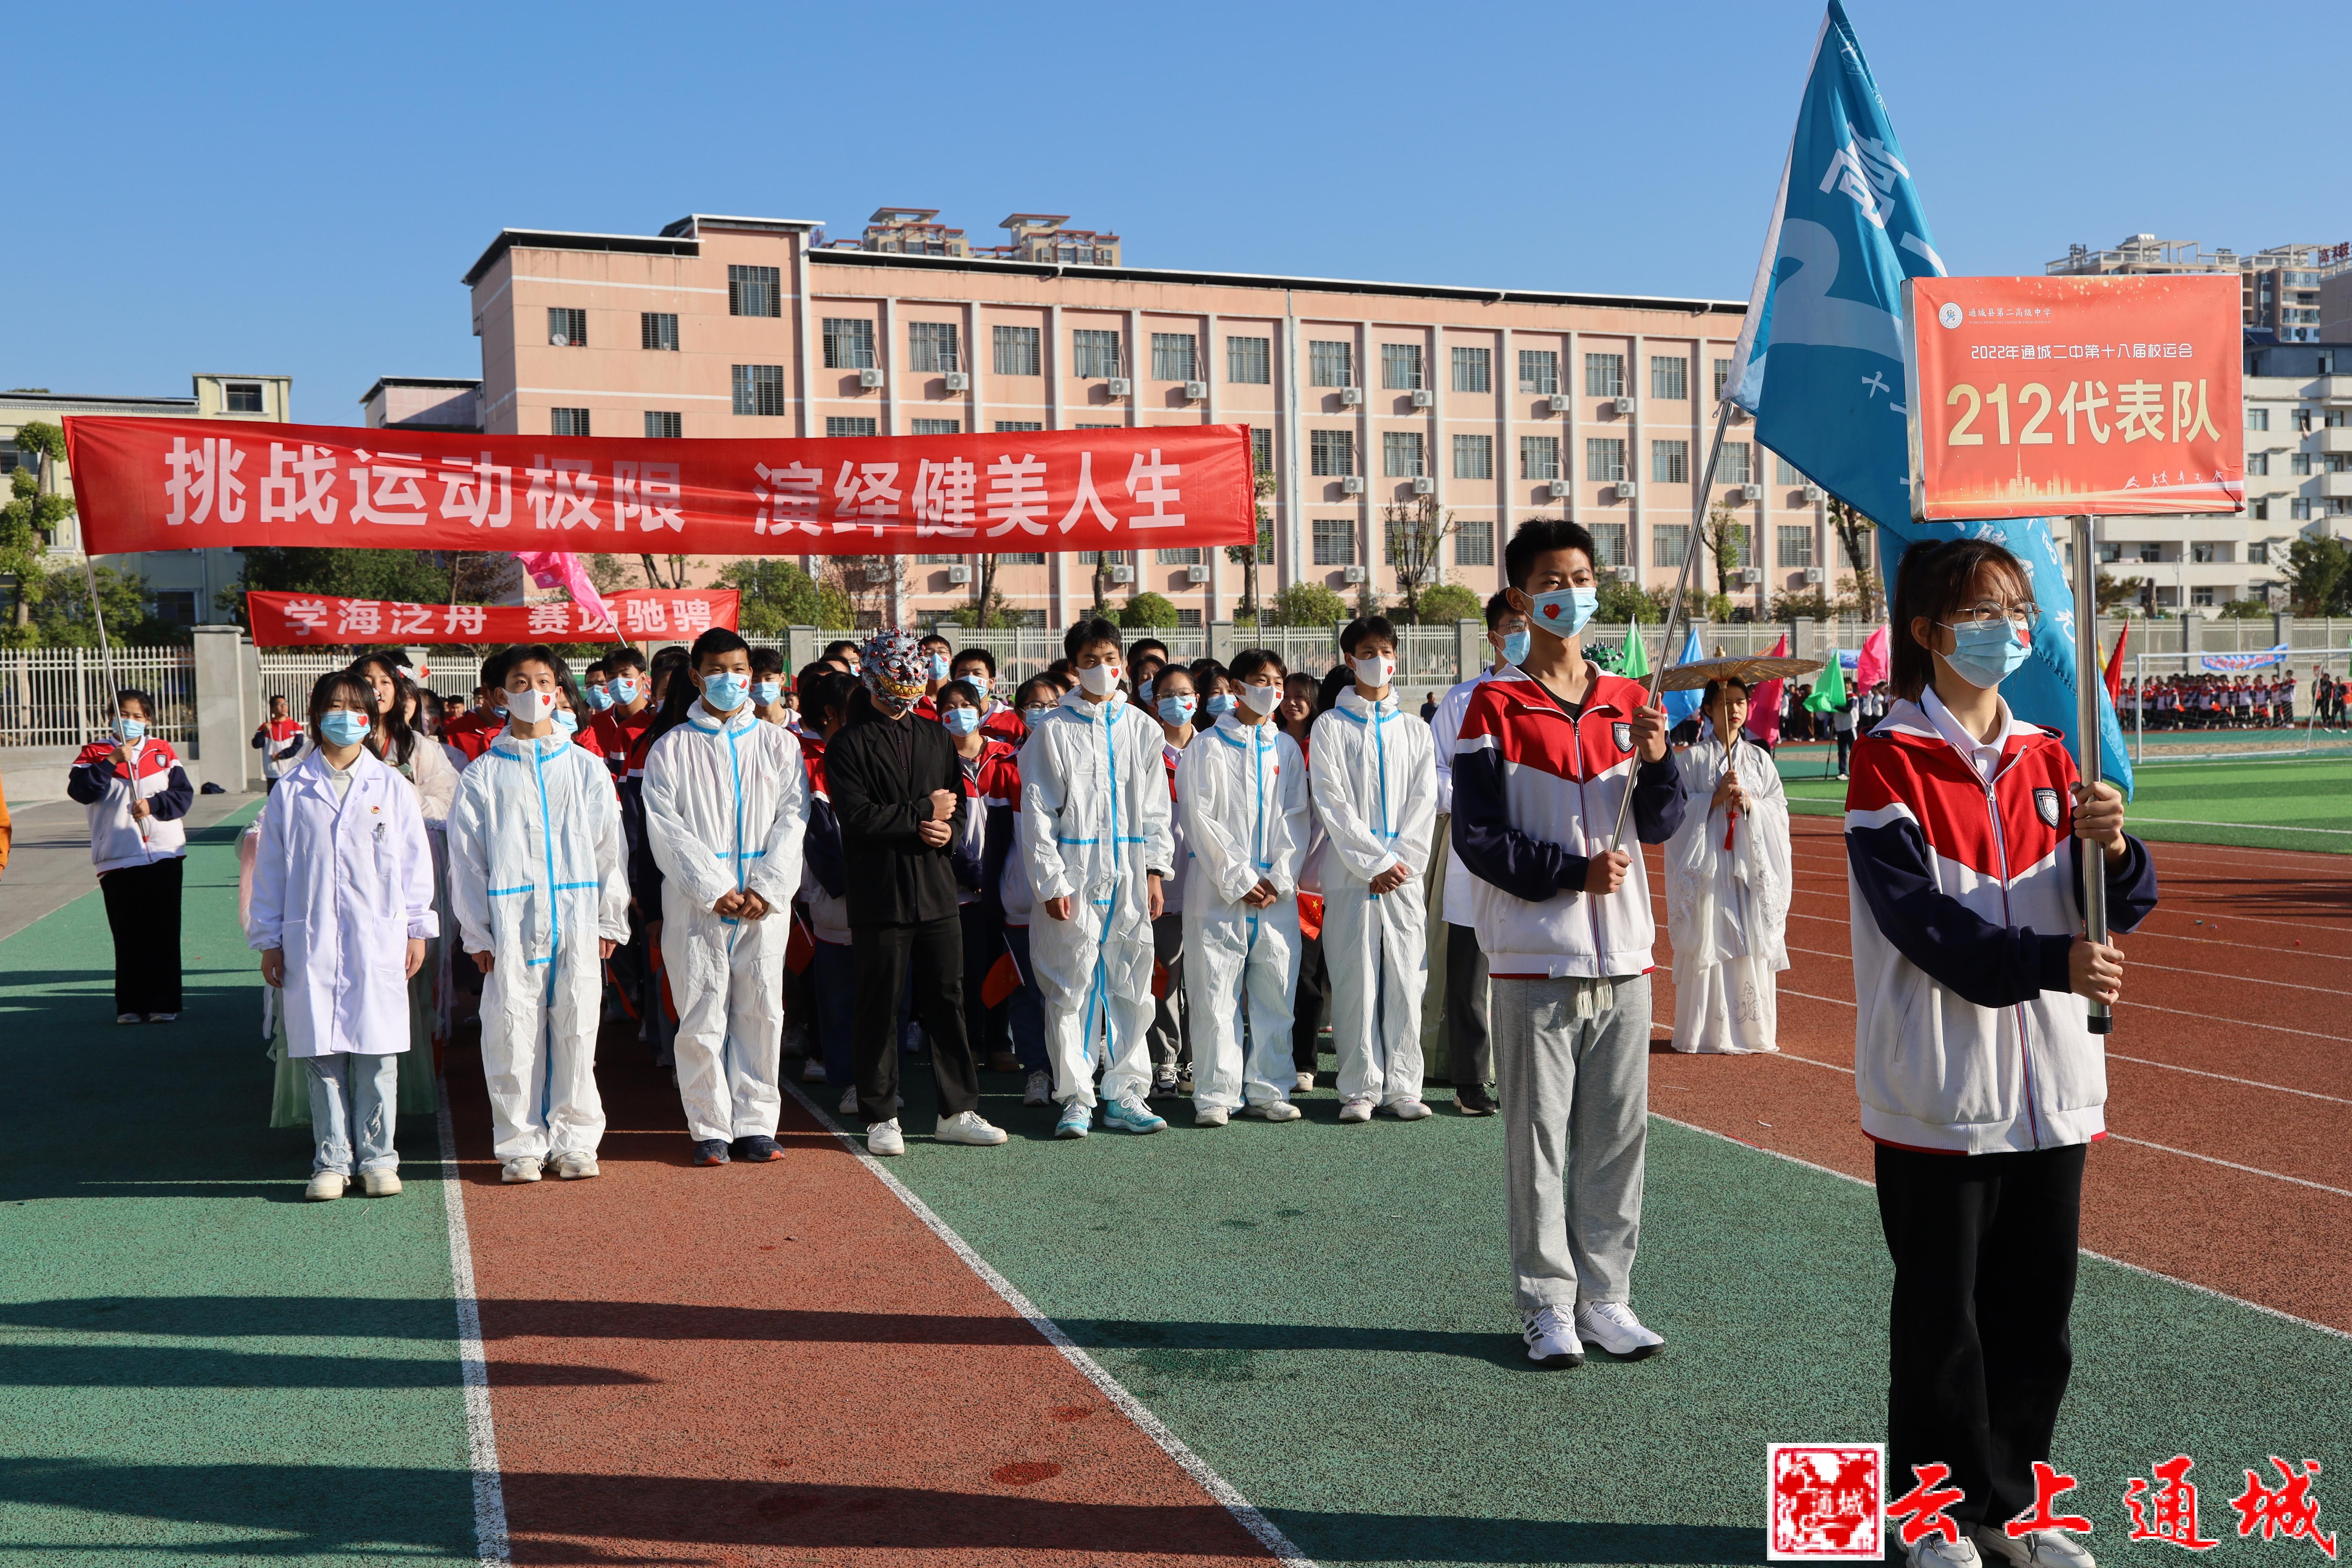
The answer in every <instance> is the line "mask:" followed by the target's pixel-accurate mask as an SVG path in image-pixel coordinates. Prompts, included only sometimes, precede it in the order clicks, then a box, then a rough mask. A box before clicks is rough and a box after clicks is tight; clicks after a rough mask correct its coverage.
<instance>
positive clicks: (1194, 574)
mask: <svg viewBox="0 0 2352 1568" xmlns="http://www.w3.org/2000/svg"><path fill="white" fill-rule="evenodd" d="M1208 580H1209V569H1208V568H1207V567H1206V566H1187V567H1185V568H1184V581H1186V582H1187V583H1205V582H1207V581H1208Z"/></svg>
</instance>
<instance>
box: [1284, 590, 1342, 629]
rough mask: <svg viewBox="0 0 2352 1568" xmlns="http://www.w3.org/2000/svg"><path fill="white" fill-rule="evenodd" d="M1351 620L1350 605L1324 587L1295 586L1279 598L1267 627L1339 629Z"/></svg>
mask: <svg viewBox="0 0 2352 1568" xmlns="http://www.w3.org/2000/svg"><path fill="white" fill-rule="evenodd" d="M1347 619H1348V601H1347V600H1345V599H1343V598H1341V597H1339V595H1337V594H1335V593H1333V592H1332V591H1331V590H1330V589H1328V588H1327V587H1325V586H1324V585H1323V584H1320V583H1293V584H1291V585H1290V586H1289V587H1287V588H1285V589H1284V590H1283V591H1282V592H1281V593H1280V594H1278V595H1276V596H1275V601H1274V609H1273V612H1272V613H1271V614H1270V615H1268V616H1267V617H1266V624H1267V625H1269V626H1340V625H1342V624H1344V623H1345V622H1346V621H1347Z"/></svg>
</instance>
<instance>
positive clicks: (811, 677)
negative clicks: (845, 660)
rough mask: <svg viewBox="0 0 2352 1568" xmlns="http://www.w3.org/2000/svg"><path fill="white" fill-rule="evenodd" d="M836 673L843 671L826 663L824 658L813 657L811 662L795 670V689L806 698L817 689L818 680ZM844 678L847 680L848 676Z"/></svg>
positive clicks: (828, 677)
mask: <svg viewBox="0 0 2352 1568" xmlns="http://www.w3.org/2000/svg"><path fill="white" fill-rule="evenodd" d="M836 675H841V671H839V670H837V669H835V668H833V666H831V665H829V664H827V663H825V662H824V660H823V659H821V658H820V659H813V660H811V661H810V662H809V663H807V664H804V665H803V666H801V667H800V668H799V669H798V670H797V671H796V672H794V674H793V690H795V691H798V692H800V693H801V694H802V697H803V700H805V699H806V697H807V694H808V693H809V692H810V691H812V690H814V689H815V688H816V683H817V682H818V681H820V680H825V679H831V678H832V677H834V676H836ZM842 679H848V677H846V676H843V677H842Z"/></svg>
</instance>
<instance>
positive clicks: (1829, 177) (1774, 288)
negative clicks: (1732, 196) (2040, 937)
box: [1724, 0, 2131, 793]
mask: <svg viewBox="0 0 2352 1568" xmlns="http://www.w3.org/2000/svg"><path fill="white" fill-rule="evenodd" d="M1942 276H1944V262H1943V258H1941V257H1939V256H1937V254H1936V246H1935V241H1934V238H1933V237H1932V236H1931V235H1930V234H1929V233H1928V229H1927V213H1926V211H1925V210H1924V209H1923V208H1922V206H1921V205H1920V202H1919V193H1918V190H1917V187H1916V186H1915V185H1914V184H1912V181H1911V171H1910V169H1909V168H1908V167H1907V166H1906V164H1905V163H1904V161H1903V148H1902V145H1901V143H1900V142H1897V141H1896V140H1895V126H1894V124H1893V122H1892V121H1890V120H1889V119H1888V118H1887V114H1886V104H1885V100H1882V99H1881V98H1880V97H1879V95H1878V84H1877V82H1876V81H1874V80H1873V79H1872V78H1871V74H1870V65H1869V62H1867V61H1866V60H1864V58H1862V46H1861V44H1860V43H1859V42H1858V41H1856V39H1855V37H1854V36H1853V26H1852V25H1851V24H1849V23H1848V22H1847V21H1846V17H1845V10H1844V8H1843V6H1842V5H1839V4H1838V0H1830V8H1829V14H1828V15H1827V16H1825V17H1823V18H1822V31H1821V36H1820V37H1819V38H1817V39H1816V40H1815V41H1814V45H1813V63H1812V70H1811V75H1810V76H1809V77H1808V78H1807V79H1806V82H1805V96H1804V100H1803V102H1802V104H1801V105H1800V107H1799V109H1798V110H1797V129H1796V133H1795V134H1794V135H1793V136H1792V137H1791V138H1790V142H1789V156H1788V161H1787V162H1786V163H1784V164H1783V165H1782V166H1781V171H1780V195H1779V197H1778V198H1777V199H1776V200H1775V201H1774V203H1773V206H1772V224H1771V227H1770V228H1769V230H1768V231H1767V232H1766V234H1765V237H1764V253H1763V256H1762V258H1760V259H1759V262H1758V264H1757V268H1756V286H1755V289H1754V291H1753V293H1752V294H1751V296H1750V297H1749V300H1748V320H1747V322H1746V324H1745V325H1744V326H1743V327H1742V328H1741V330H1740V334H1739V345H1738V348H1737V349H1736V350H1735V351H1734V353H1733V358H1732V364H1733V367H1734V369H1733V374H1732V379H1731V380H1730V382H1728V383H1727V384H1726V386H1725V388H1724V395H1725V396H1726V397H1727V398H1728V399H1730V400H1731V401H1732V402H1733V403H1735V404H1737V405H1739V406H1740V407H1742V408H1745V409H1746V410H1748V412H1749V413H1750V414H1753V415H1754V416H1756V438H1757V440H1758V442H1759V444H1760V445H1762V446H1764V447H1769V448H1770V449H1771V450H1772V451H1774V452H1776V453H1778V454H1779V455H1780V456H1781V457H1783V458H1787V459H1788V460H1789V462H1790V464H1792V465H1794V466H1795V467H1796V468H1798V469H1799V470H1800V471H1801V472H1802V473H1803V474H1804V475H1805V477H1806V478H1807V479H1811V480H1812V481H1813V483H1815V484H1817V485H1819V486H1821V487H1822V489H1825V490H1827V491H1829V493H1830V494H1832V495H1833V496H1835V497H1836V498H1837V499H1838V500H1842V501H1843V502H1845V503H1846V504H1847V505H1848V506H1851V507H1853V509H1854V510H1856V511H1859V512H1860V513H1862V514H1863V515H1864V517H1867V518H1869V519H1870V520H1871V521H1873V522H1874V523H1876V524H1877V525H1878V551H1879V564H1880V568H1881V574H1882V576H1883V579H1884V581H1885V584H1887V589H1888V592H1889V594H1890V595H1891V594H1892V592H1893V586H1894V582H1895V564H1896V563H1897V562H1899V561H1900V560H1901V559H1902V555H1903V551H1904V549H1905V547H1906V546H1907V545H1910V544H1912V543H1913V542H1916V541H1919V540H1923V539H1960V538H1973V539H1990V540H1996V541H1998V542H2000V543H2001V544H2002V545H2004V546H2006V547H2007V548H2008V549H2009V551H2010V552H2011V553H2012V554H2014V555H2015V556H2016V557H2017V558H2018V559H2019V560H2020V561H2022V562H2023V563H2025V569H2026V571H2027V573H2028V574H2030V575H2031V576H2032V582H2033V595H2034V600H2035V602H2036V604H2037V605H2039V607H2040V611H2041V613H2040V615H2039V616H2037V617H2036V618H2035V621H2034V625H2033V632H2032V643H2033V651H2032V658H2029V659H2028V660H2027V661H2026V662H2025V664H2024V665H2023V666H2022V667H2021V668H2019V669H2018V671H2017V673H2016V674H2014V675H2012V676H2011V677H2010V678H2009V679H2007V680H2006V681H2003V682H2002V683H2001V695H2002V696H2003V697H2005V698H2007V699H2008V700H2009V705H2010V707H2011V709H2012V710H2015V712H2016V714H2017V716H2018V717H2019V718H2021V719H2023V720H2025V721H2028V722H2029V723H2034V724H2042V725H2047V726H2048V727H2049V728H2051V729H2053V730H2058V731H2063V733H2064V735H2065V737H2066V741H2067V744H2068V745H2069V746H2074V745H2075V744H2076V735H2075V695H2074V693H2075V685H2074V593H2073V590H2072V587H2071V585H2070V584H2069V583H2068V581H2067V574H2066V572H2065V569H2064V568H2063V566H2062V565H2061V564H2060V563H2059V561H2058V556H2057V554H2056V552H2054V551H2053V549H2052V548H2051V543H2050V526H2049V523H2048V521H2046V520H2044V519H2041V518H2017V519H2000V520H1990V521H1977V522H1932V523H1923V522H1915V521H1912V518H1911V477H1910V453H1909V449H1908V445H1907V442H1906V425H1905V410H1904V406H1903V395H1904V394H1903V294H1902V285H1903V280H1904V279H1906V278H1940V277H1942ZM1897 635H1900V633H1899V631H1898V633H1897ZM2099 739H2100V748H2099V750H2100V756H2101V761H2102V764H2103V766H2104V769H2105V773H2106V776H2107V777H2109V778H2111V779H2113V780H2114V781H2115V782H2116V784H2119V785H2121V786H2122V787H2123V789H2124V790H2125V791H2126V793H2128V792H2129V790H2130V789H2131V763H2130V761H2129V758H2128V756H2127V755H2126V752H2125V750H2124V736H2123V730H2122V728H2121V726H2119V725H2118V724H2117V723H2116V715H2115V710H2114V709H2113V708H2112V707H2110V706H2108V704H2107V700H2106V698H2105V692H2104V688H2102V694H2101V696H2100V698H2099ZM2080 754H2081V752H2079V750H2078V751H2077V752H2076V755H2078V756H2079V755H2080Z"/></svg>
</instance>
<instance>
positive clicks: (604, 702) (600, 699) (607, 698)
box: [588, 686, 613, 713]
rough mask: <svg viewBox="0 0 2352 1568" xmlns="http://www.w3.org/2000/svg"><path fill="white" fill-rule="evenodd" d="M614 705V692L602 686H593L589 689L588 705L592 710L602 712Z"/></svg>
mask: <svg viewBox="0 0 2352 1568" xmlns="http://www.w3.org/2000/svg"><path fill="white" fill-rule="evenodd" d="M612 705H613V694H612V693H611V692H609V691H607V690H605V689H604V688H603V687H601V686H592V687H590V688H589V689H588V706H589V708H590V709H591V710H593V711H595V712H598V713H602V712H603V711H604V710H605V709H607V708H610V707H611V706H612Z"/></svg>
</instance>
